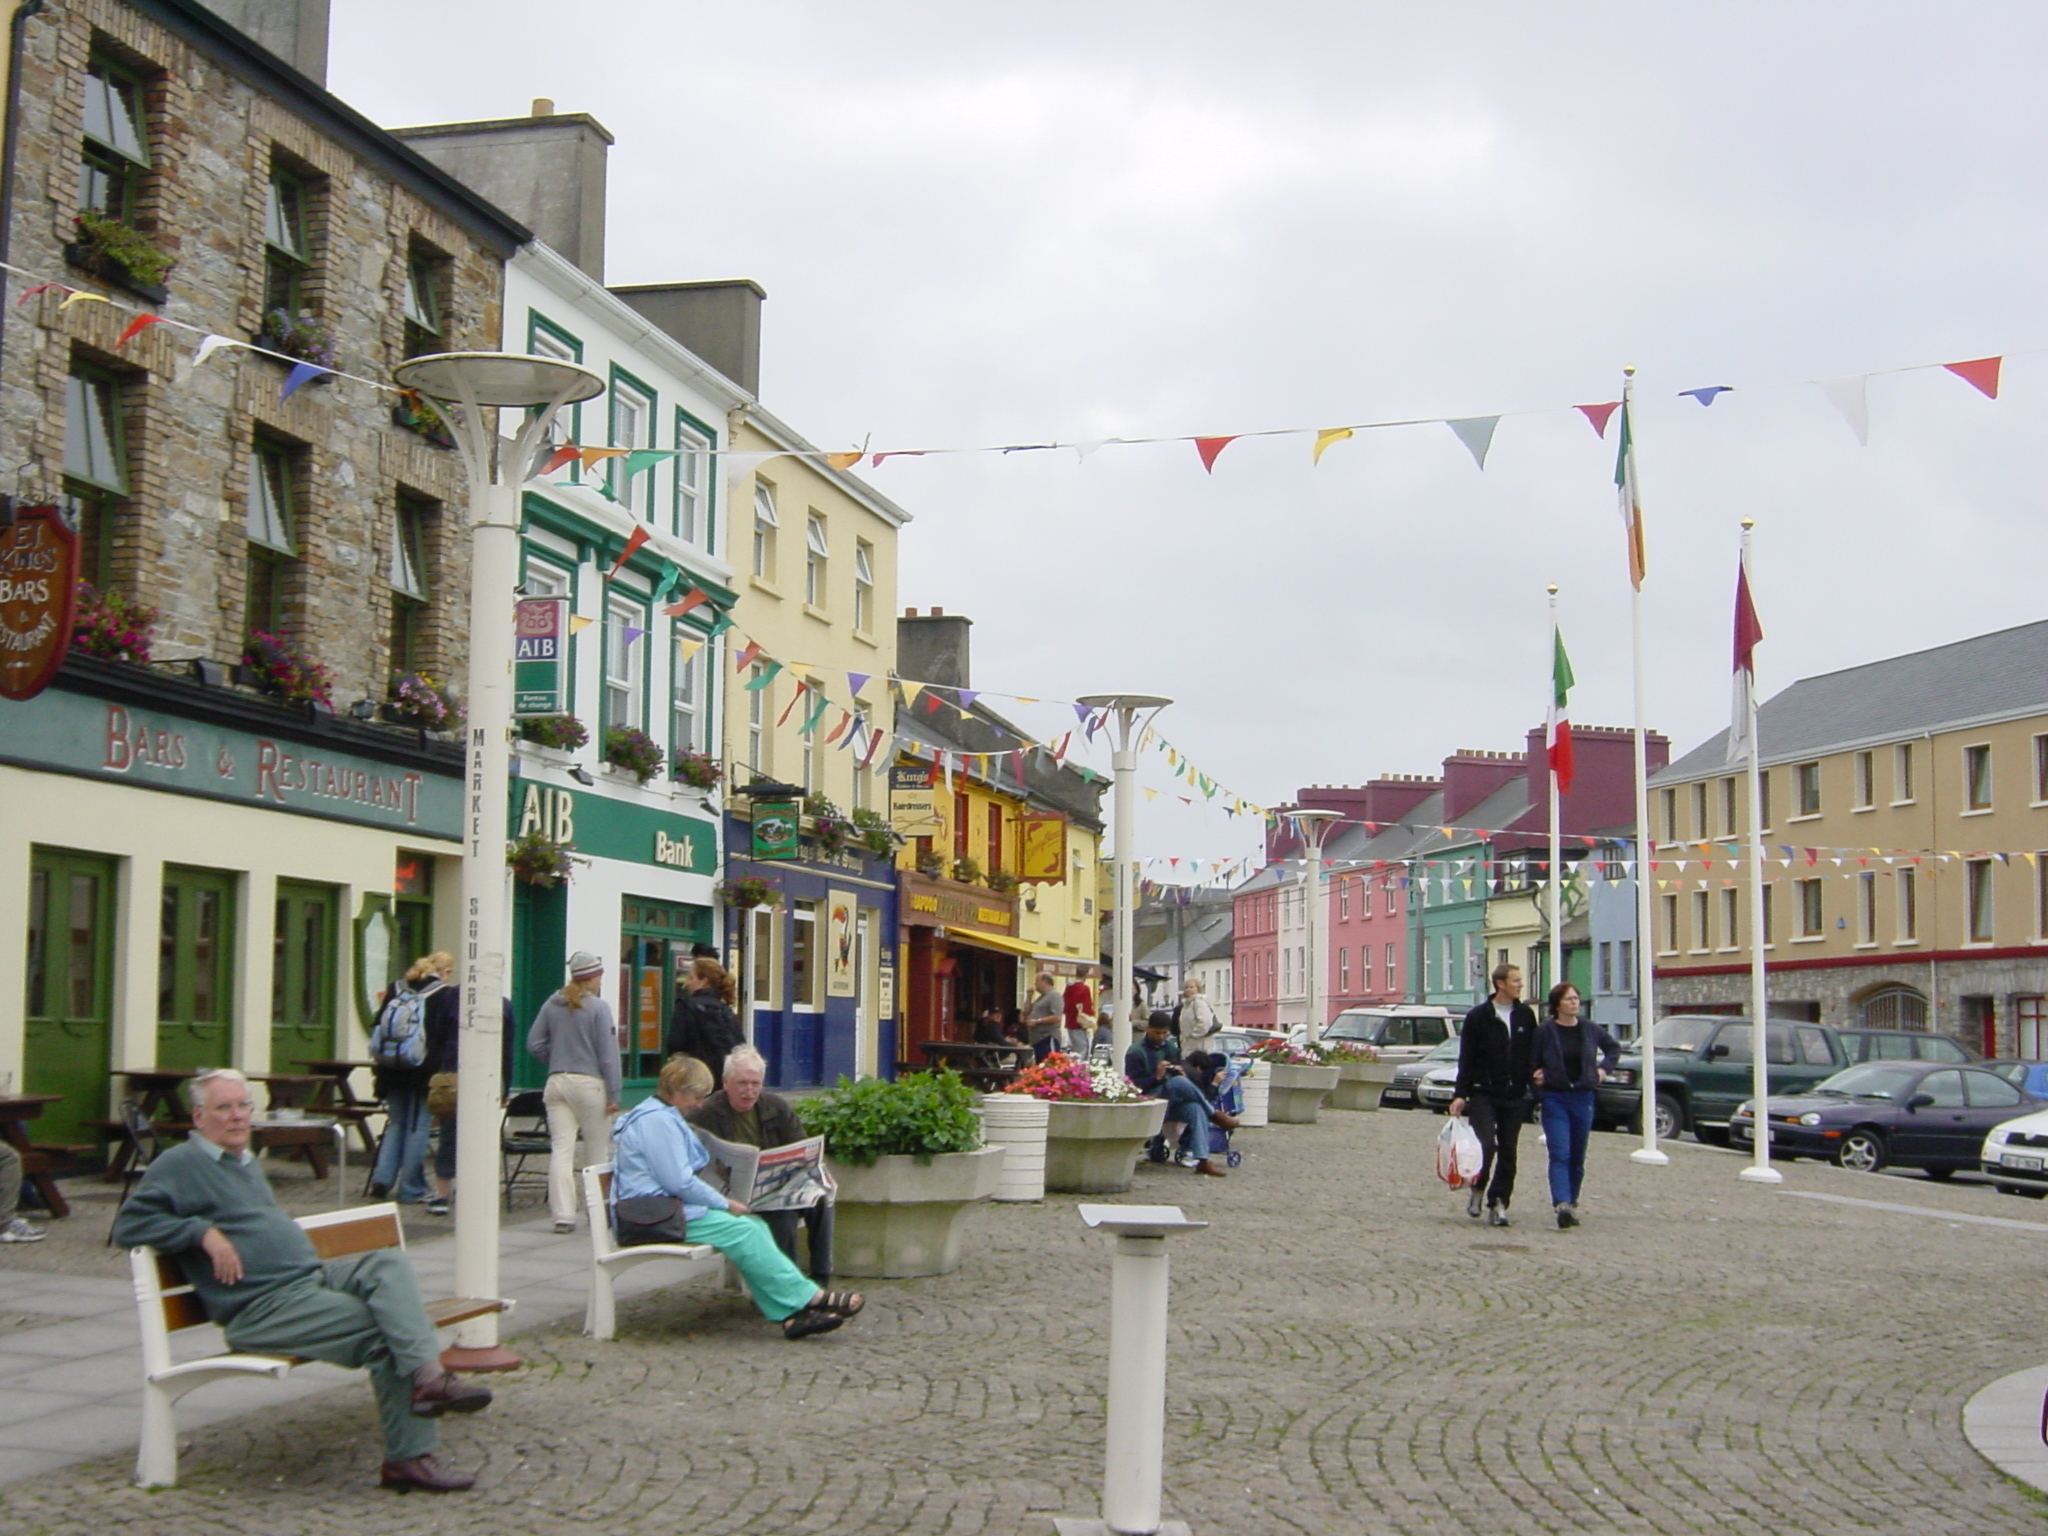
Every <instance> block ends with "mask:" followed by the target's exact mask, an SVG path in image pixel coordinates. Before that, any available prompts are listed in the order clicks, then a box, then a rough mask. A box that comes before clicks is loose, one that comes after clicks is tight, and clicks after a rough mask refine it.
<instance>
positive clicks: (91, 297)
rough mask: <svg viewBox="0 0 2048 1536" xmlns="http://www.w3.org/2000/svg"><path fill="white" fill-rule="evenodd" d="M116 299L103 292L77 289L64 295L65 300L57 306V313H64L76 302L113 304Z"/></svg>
mask: <svg viewBox="0 0 2048 1536" xmlns="http://www.w3.org/2000/svg"><path fill="white" fill-rule="evenodd" d="M113 302H114V301H113V300H112V299H110V298H108V297H107V296H106V295H105V294H103V293H83V292H80V291H78V290H76V289H74V290H73V291H72V292H70V293H67V294H65V295H64V302H63V303H62V304H59V305H58V306H57V313H58V314H60V315H61V314H63V313H64V311H65V310H67V309H69V308H70V307H71V306H72V305H74V304H111V303H113Z"/></svg>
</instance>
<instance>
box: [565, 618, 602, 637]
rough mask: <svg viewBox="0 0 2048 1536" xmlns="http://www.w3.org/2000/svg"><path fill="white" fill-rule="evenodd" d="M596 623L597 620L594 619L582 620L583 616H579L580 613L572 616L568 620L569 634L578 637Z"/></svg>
mask: <svg viewBox="0 0 2048 1536" xmlns="http://www.w3.org/2000/svg"><path fill="white" fill-rule="evenodd" d="M596 622H597V620H595V619H586V618H584V617H583V615H581V614H580V613H579V614H572V615H571V616H570V619H569V633H570V634H572V635H580V634H582V633H583V631H585V630H586V629H588V628H590V626H591V625H593V624H595V623H596Z"/></svg>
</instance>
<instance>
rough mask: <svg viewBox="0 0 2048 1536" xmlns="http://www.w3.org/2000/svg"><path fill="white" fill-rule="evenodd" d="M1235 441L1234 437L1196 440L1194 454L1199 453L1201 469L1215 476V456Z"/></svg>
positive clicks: (1199, 438)
mask: <svg viewBox="0 0 2048 1536" xmlns="http://www.w3.org/2000/svg"><path fill="white" fill-rule="evenodd" d="M1236 441H1237V438H1236V437H1235V436H1232V437H1198V438H1196V439H1195V452H1197V453H1199V454H1200V455H1201V456H1202V468H1203V469H1205V470H1207V471H1208V472H1209V473H1210V474H1212V475H1213V474H1215V473H1216V455H1217V454H1219V453H1221V452H1222V451H1223V450H1224V449H1226V448H1228V447H1229V446H1230V445H1231V444H1232V443H1234V442H1236Z"/></svg>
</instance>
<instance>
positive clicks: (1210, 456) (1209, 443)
mask: <svg viewBox="0 0 2048 1536" xmlns="http://www.w3.org/2000/svg"><path fill="white" fill-rule="evenodd" d="M64 302H65V303H67V304H68V303H70V302H71V301H70V300H69V299H66V300H65V301H64ZM1236 441H1237V438H1236V437H1235V436H1231V437H1198V438H1196V439H1195V452H1196V453H1198V454H1200V455H1201V457H1202V468H1203V469H1205V470H1207V471H1208V472H1209V473H1210V474H1212V475H1213V474H1215V473H1216V455H1217V454H1219V453H1221V452H1222V451H1223V450H1224V449H1226V448H1228V447H1229V446H1230V445H1231V444H1232V443H1234V442H1236Z"/></svg>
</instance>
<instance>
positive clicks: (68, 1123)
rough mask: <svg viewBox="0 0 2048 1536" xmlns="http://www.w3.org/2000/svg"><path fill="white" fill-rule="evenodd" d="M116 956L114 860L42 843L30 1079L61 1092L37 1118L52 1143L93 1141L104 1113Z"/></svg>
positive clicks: (34, 1126)
mask: <svg viewBox="0 0 2048 1536" xmlns="http://www.w3.org/2000/svg"><path fill="white" fill-rule="evenodd" d="M113 959H114V861H113V860H112V859H103V858H97V857H95V856H93V855H91V854H85V853H66V852H63V851H62V850H60V849H55V848H37V849H35V850H34V852H33V854H32V856H31V858H30V863H29V898H28V989H27V996H26V998H25V1001H24V1006H23V1009H22V1012H23V1015H24V1017H25V1023H26V1026H27V1028H26V1037H27V1038H26V1042H25V1051H24V1055H23V1062H22V1066H23V1071H22V1087H23V1089H24V1091H26V1092H28V1093H61V1094H63V1095H64V1102H63V1103H61V1104H51V1105H48V1106H46V1107H45V1108H44V1110H43V1113H42V1115H41V1116H40V1117H39V1118H38V1119H36V1120H34V1121H32V1122H31V1123H30V1125H29V1128H28V1129H29V1134H30V1135H31V1136H33V1137H34V1138H35V1139H36V1140H37V1141H39V1142H44V1143H48V1144H50V1145H53V1146H67V1145H73V1144H75V1143H77V1142H80V1141H83V1140H88V1139H89V1138H88V1137H86V1136H85V1135H84V1134H83V1132H82V1131H81V1128H80V1125H79V1122H80V1121H82V1120H96V1119H99V1118H100V1117H101V1116H102V1115H104V1114H105V1113H106V1107H107V1093H108V1088H109V1086H110V1085H109V1081H108V1076H107V1074H108V1072H109V1071H110V1070H111V1069H112V1067H113V1060H112V1058H111V1055H110V1051H111V1045H112V1039H113V1027H112V1014H113V1009H112V997H113V990H114V987H113Z"/></svg>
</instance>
